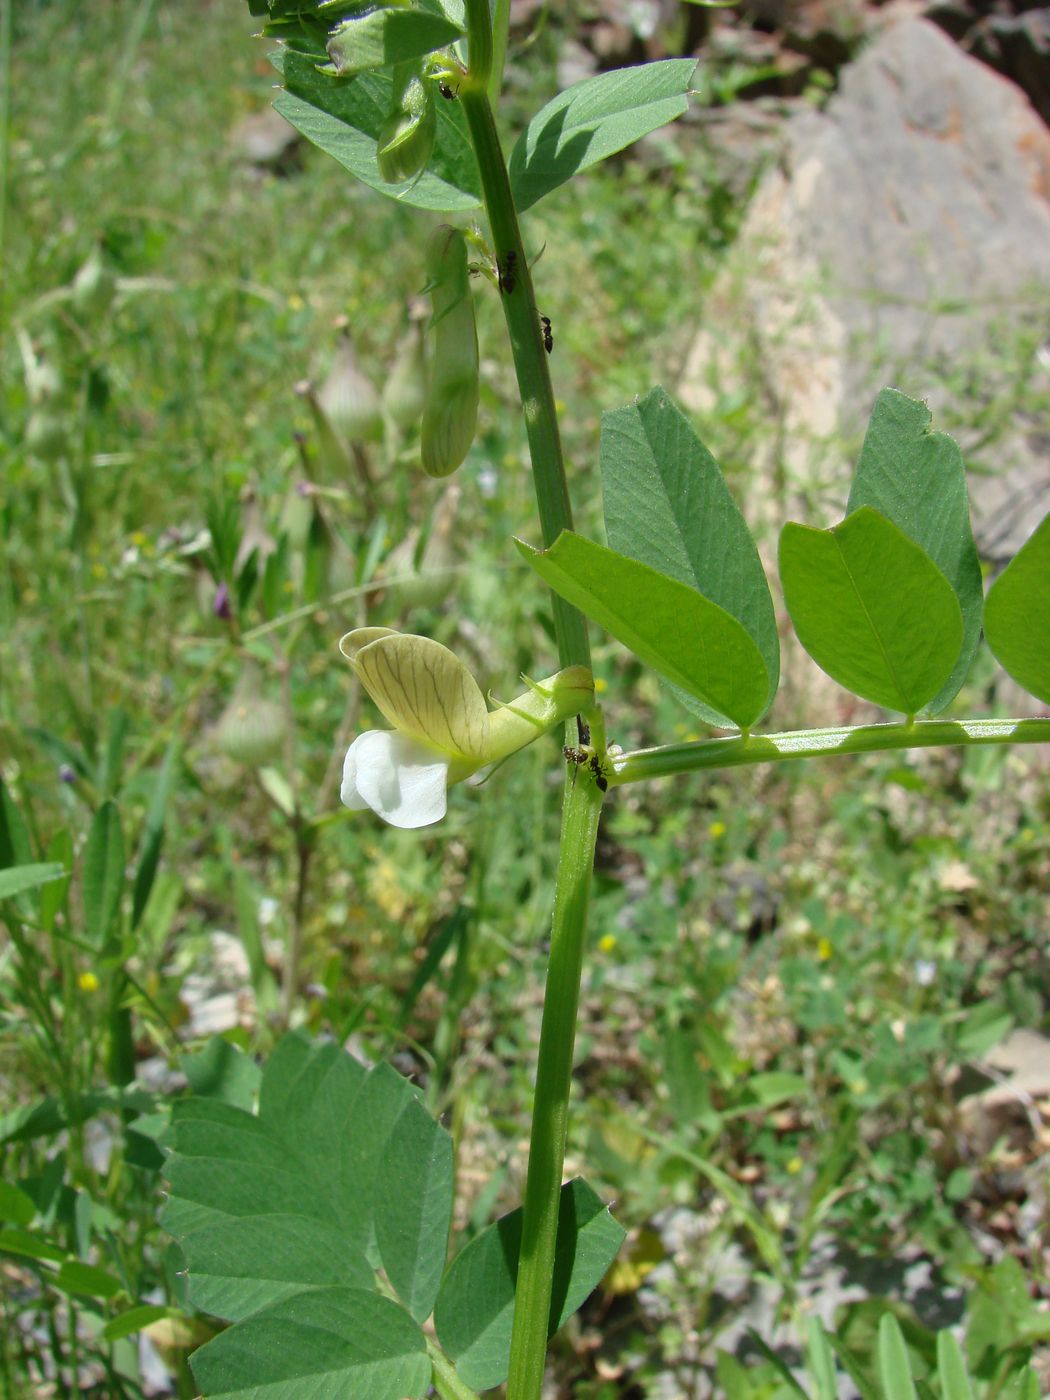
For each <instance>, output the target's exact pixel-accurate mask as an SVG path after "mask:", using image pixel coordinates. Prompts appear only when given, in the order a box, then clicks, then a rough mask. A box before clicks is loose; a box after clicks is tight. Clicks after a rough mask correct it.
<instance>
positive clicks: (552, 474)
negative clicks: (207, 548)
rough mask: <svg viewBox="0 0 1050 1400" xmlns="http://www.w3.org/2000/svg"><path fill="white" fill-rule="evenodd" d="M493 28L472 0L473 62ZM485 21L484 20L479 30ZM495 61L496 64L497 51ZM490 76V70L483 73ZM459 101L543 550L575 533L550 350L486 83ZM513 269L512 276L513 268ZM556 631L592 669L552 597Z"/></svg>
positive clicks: (570, 610) (572, 617) (568, 609)
mask: <svg viewBox="0 0 1050 1400" xmlns="http://www.w3.org/2000/svg"><path fill="white" fill-rule="evenodd" d="M479 5H480V7H481V10H482V12H483V15H484V21H483V23H484V25H485V26H487V25H488V24H489V19H488V0H469V3H468V5H467V14H468V24H469V25H470V36H471V38H470V43H471V55H472V60H471V61H472V62H473V52H474V35H475V32H476V31H475V11H476V10H477V9H478V7H479ZM480 27H481V21H480V20H479V21H478V28H480ZM489 61H490V62H491V51H490V57H489ZM485 71H486V73H487V71H488V70H487V69H486V70H485ZM460 101H461V102H462V104H463V112H464V115H465V116H466V118H467V125H468V126H469V128H470V138H471V142H472V144H473V147H474V154H475V156H476V158H477V162H478V169H479V171H480V172H481V187H482V191H483V193H484V196H485V210H486V213H487V214H488V219H489V228H490V230H491V233H492V246H493V251H494V253H495V255H496V258H497V261H498V263H499V265H500V268H501V269H502V270H503V271H504V276H503V277H502V278H501V281H502V283H503V286H502V290H501V293H500V299H501V301H502V302H503V312H504V315H505V316H506V319H507V332H508V334H509V336H510V347H511V354H512V355H513V357H514V369H515V371H516V373H517V376H518V391H519V393H520V395H521V406H522V411H523V413H524V415H525V431H526V433H527V434H528V439H529V453H530V456H531V458H532V475H533V480H534V482H535V486H536V503H537V505H538V507H539V516H540V529H541V531H542V534H543V544H544V547H545V548H546V547H548V546H550V545H552V544H553V543H554V541H555V540H556V539H557V538H558V535H559V534H560V533H561V532H562V530H571V529H572V507H571V506H570V504H569V487H568V482H567V480H566V477H565V460H564V457H563V455H562V448H561V434H560V433H559V431H558V415H557V412H556V410H555V407H554V389H553V387H552V385H551V378H550V370H549V367H548V357H547V352H546V351H545V350H544V348H543V335H542V332H541V328H540V319H539V311H538V309H537V307H536V295H535V292H534V291H533V286H532V275H531V273H530V272H529V264H528V260H527V258H526V256H525V247H524V244H523V243H522V241H521V230H520V228H519V227H518V216H517V213H516V211H515V208H514V197H513V195H512V194H511V189H510V179H509V177H508V175H507V166H506V162H505V161H504V159H503V151H502V149H501V147H500V143H499V134H498V133H497V131H496V121H495V117H494V116H493V112H492V106H491V104H490V102H489V99H488V93H487V91H486V88H485V86H484V84H483V83H482V84H480V85H479V83H477V82H468V83H465V84H464V85H463V87H462V88H461V89H460ZM508 269H511V271H510V273H509V275H507V270H508ZM552 603H553V608H554V631H555V635H556V636H557V639H558V655H559V658H560V660H561V664H562V665H563V666H574V665H575V666H590V664H591V652H590V645H589V643H588V641H587V625H586V623H585V622H584V620H583V616H582V614H581V613H580V612H578V611H577V609H576V608H574V607H572V605H571V604H569V603H567V602H565V600H564V599H563V598H559V597H558V596H557V595H552Z"/></svg>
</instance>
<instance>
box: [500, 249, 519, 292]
mask: <svg viewBox="0 0 1050 1400" xmlns="http://www.w3.org/2000/svg"><path fill="white" fill-rule="evenodd" d="M517 261H518V255H517V253H516V252H515V251H514V249H513V248H512V249H511V250H510V252H509V253H508V254H507V256H506V257H505V258H503V259H502V260H500V259H499V258H497V259H496V280H497V282H498V283H499V289H500V291H501V292H503V293H504V294H505V295H506V296H510V294H511V292H512V291H513V290H514V288H515V287H516V286H517V285H518V274H517V273H516V272H515V270H514V265H515V263H516V262H517Z"/></svg>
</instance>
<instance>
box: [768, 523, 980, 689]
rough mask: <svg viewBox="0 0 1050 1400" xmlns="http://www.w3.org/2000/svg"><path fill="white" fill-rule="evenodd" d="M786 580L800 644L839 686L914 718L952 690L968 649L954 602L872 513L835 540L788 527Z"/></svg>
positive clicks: (834, 534) (913, 550)
mask: <svg viewBox="0 0 1050 1400" xmlns="http://www.w3.org/2000/svg"><path fill="white" fill-rule="evenodd" d="M780 577H781V582H782V583H783V586H784V598H785V601H786V602H787V606H788V611H789V612H790V614H791V620H792V622H793V623H794V625H795V631H796V632H797V633H798V638H799V641H800V642H801V643H802V645H803V646H804V647H805V648H806V650H807V651H808V652H809V654H810V656H812V658H813V660H814V661H815V662H816V663H817V665H818V666H820V667H821V668H822V669H823V670H825V671H826V672H827V673H828V675H829V676H831V677H832V679H833V680H836V681H838V683H839V684H840V685H844V686H846V688H847V689H849V690H852V691H853V692H854V693H855V694H857V695H860V696H862V697H863V698H864V699H865V700H871V701H873V702H874V703H875V704H876V705H884V706H885V707H886V708H887V709H889V710H899V711H901V712H902V713H903V714H905V715H915V714H917V713H918V711H919V710H920V709H921V708H922V707H923V705H925V704H927V703H928V701H930V700H931V699H932V698H933V696H934V695H936V694H937V693H938V691H940V689H941V687H942V686H943V685H944V684H945V682H946V681H947V679H948V677H949V675H950V674H951V672H952V669H953V667H954V665H955V662H956V658H957V657H958V655H959V648H960V647H961V645H962V639H963V622H962V613H961V611H960V608H959V603H958V600H957V598H956V596H955V593H954V591H953V590H952V587H951V584H950V583H949V582H948V580H947V579H946V578H945V577H944V575H943V574H942V573H941V572H940V570H939V569H938V568H937V566H936V565H935V564H933V563H932V562H931V561H930V559H929V558H927V556H926V555H925V554H924V553H923V551H922V550H921V549H920V548H919V546H918V545H916V544H913V543H912V541H911V540H910V539H908V538H907V536H906V535H904V534H903V533H902V532H901V531H900V530H898V528H897V527H896V525H893V524H892V523H891V522H890V521H888V520H887V519H885V517H884V516H881V515H879V514H878V512H876V511H874V510H872V509H871V508H870V507H868V506H865V507H864V508H863V509H862V510H858V511H854V513H853V514H852V515H848V516H847V517H846V519H845V520H843V521H842V523H841V524H839V525H836V526H835V527H834V529H831V530H815V529H812V528H810V527H809V526H807V525H794V524H789V525H785V527H784V530H783V533H782V534H781V537H780Z"/></svg>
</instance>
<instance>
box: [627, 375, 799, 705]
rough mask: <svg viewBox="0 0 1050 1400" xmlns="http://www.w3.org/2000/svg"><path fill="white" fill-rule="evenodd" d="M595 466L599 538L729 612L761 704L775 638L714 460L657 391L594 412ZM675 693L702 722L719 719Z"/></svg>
mask: <svg viewBox="0 0 1050 1400" xmlns="http://www.w3.org/2000/svg"><path fill="white" fill-rule="evenodd" d="M601 469H602V498H603V501H604V505H605V530H606V534H607V535H608V539H609V544H610V545H611V546H612V548H613V549H615V550H617V551H618V552H619V553H620V554H626V555H627V556H629V557H630V558H631V559H637V560H638V561H639V562H640V563H642V564H648V565H649V566H650V567H651V568H653V569H656V570H658V572H660V573H661V574H666V575H667V577H669V578H673V579H677V580H678V582H679V583H684V584H687V585H688V586H689V587H690V588H695V589H696V590H697V592H698V593H701V594H703V596H704V597H705V598H707V599H709V600H710V601H711V602H712V603H716V604H717V605H718V606H719V607H720V608H722V609H724V610H725V611H726V612H727V613H729V614H730V616H731V617H734V618H736V620H737V621H738V622H739V623H740V624H741V626H742V627H743V628H744V630H745V631H746V632H747V634H748V635H749V636H750V638H751V640H752V641H753V642H754V643H755V645H756V646H757V647H758V650H759V651H760V653H761V655H762V660H763V663H764V665H765V668H766V674H767V677H768V685H767V691H766V698H765V704H764V706H763V708H764V709H768V708H769V706H770V705H771V704H772V703H773V698H774V696H775V695H776V690H777V683H778V680H779V676H780V640H779V637H778V636H777V622H776V615H775V613H774V610H773V600H772V598H771V597H770V593H769V584H768V583H767V582H766V576H765V571H764V570H763V568H762V563H761V561H760V559H759V557H758V550H757V548H756V546H755V542H754V539H753V538H752V536H751V532H750V530H749V529H748V527H747V523H746V522H745V520H744V517H743V516H742V515H741V513H740V511H739V509H738V507H737V504H736V502H735V501H734V500H733V497H732V496H731V494H730V492H729V488H728V486H727V485H726V482H725V478H724V477H723V475H722V472H721V469H720V468H719V466H718V463H717V462H716V461H715V459H714V458H713V457H712V456H711V454H710V452H708V450H707V448H706V447H705V446H704V445H703V443H702V442H701V441H700V439H699V438H698V437H697V435H696V433H695V432H694V431H693V428H692V425H691V424H690V422H689V420H688V419H687V418H686V416H685V415H684V414H683V413H682V412H681V410H680V409H679V408H678V407H677V406H676V405H675V404H674V402H673V401H672V400H671V399H670V398H669V397H668V395H667V393H666V391H665V390H663V389H661V388H655V389H652V390H650V392H649V393H648V394H646V396H645V397H644V398H643V399H638V400H636V401H635V402H634V403H633V404H629V405H627V407H626V408H620V409H616V410H614V411H613V412H611V413H606V414H604V415H603V417H602V437H601ZM677 693H678V694H679V696H680V698H681V699H682V700H683V701H684V703H686V704H687V705H688V706H689V708H690V709H692V710H694V711H695V712H696V713H698V714H700V716H701V717H702V718H703V719H705V720H706V721H707V722H708V723H713V724H720V723H723V721H722V720H721V719H720V718H719V717H718V716H717V715H714V714H713V713H712V712H710V711H709V710H708V708H707V707H706V706H705V705H703V704H702V703H701V702H700V701H698V700H696V699H694V698H693V697H691V696H689V695H687V694H684V693H683V692H682V691H681V690H678V691H677Z"/></svg>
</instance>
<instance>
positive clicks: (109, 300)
mask: <svg viewBox="0 0 1050 1400" xmlns="http://www.w3.org/2000/svg"><path fill="white" fill-rule="evenodd" d="M72 293H73V308H74V310H75V311H77V312H78V313H79V314H80V315H81V316H82V317H84V319H85V320H93V319H94V318H96V317H100V316H104V315H105V314H106V312H107V311H108V310H109V308H110V306H111V305H112V304H113V298H114V297H115V296H116V294H117V279H116V278H115V277H114V276H113V273H112V272H111V271H110V270H109V268H108V267H107V266H106V265H105V263H104V262H103V261H102V251H101V249H100V248H99V246H98V244H96V245H95V247H94V248H92V250H91V254H90V256H89V257H88V260H87V262H86V263H85V264H84V266H83V267H82V268H80V270H79V271H78V272H77V274H76V276H75V277H74V278H73V284H72Z"/></svg>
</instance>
